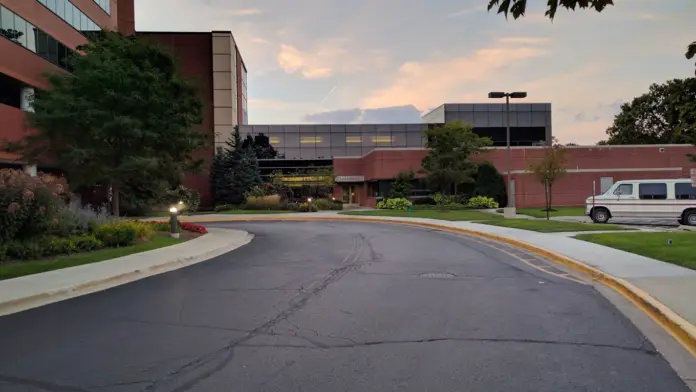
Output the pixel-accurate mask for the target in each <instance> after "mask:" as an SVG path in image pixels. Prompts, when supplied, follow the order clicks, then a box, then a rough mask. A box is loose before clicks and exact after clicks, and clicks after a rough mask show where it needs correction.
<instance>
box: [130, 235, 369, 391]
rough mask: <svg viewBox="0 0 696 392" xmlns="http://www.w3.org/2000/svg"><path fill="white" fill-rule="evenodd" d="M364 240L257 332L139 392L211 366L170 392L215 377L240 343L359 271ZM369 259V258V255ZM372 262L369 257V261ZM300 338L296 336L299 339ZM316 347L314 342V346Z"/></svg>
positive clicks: (357, 241)
mask: <svg viewBox="0 0 696 392" xmlns="http://www.w3.org/2000/svg"><path fill="white" fill-rule="evenodd" d="M366 241H367V240H366V239H365V237H364V236H362V235H358V236H356V237H354V238H353V246H352V248H351V250H350V252H349V253H348V255H346V257H345V258H344V259H343V260H342V261H341V265H342V266H341V267H339V268H336V269H334V270H332V271H331V272H329V274H327V275H326V276H325V277H324V278H323V279H322V280H321V281H320V283H319V284H318V285H316V286H315V287H313V288H311V289H306V291H300V293H299V294H298V295H297V296H296V297H295V298H293V299H291V300H290V306H289V307H288V308H287V309H285V310H283V311H281V312H279V313H278V314H276V316H275V317H273V318H272V319H270V320H268V321H267V322H265V323H264V324H262V325H260V326H258V327H257V328H255V329H253V330H251V331H249V333H247V334H246V335H245V336H244V337H242V338H240V339H237V340H233V341H231V342H229V343H228V344H227V345H225V346H224V347H222V348H220V349H217V350H215V351H212V352H210V353H208V354H205V355H202V356H199V357H197V358H196V359H194V360H193V361H191V362H189V363H187V364H185V365H183V366H180V367H179V368H177V369H176V370H174V371H173V372H170V373H169V374H167V375H166V376H164V377H162V378H160V379H158V380H154V381H152V382H151V383H150V384H149V385H148V386H146V387H145V388H143V389H142V391H143V392H154V391H157V390H158V388H159V387H160V386H161V385H162V384H163V383H166V382H168V381H171V380H174V379H177V378H181V377H184V376H186V375H187V374H191V373H193V372H194V371H195V370H197V369H199V368H202V367H205V366H208V365H211V366H212V368H210V369H207V370H205V371H203V372H202V373H201V374H198V375H196V376H195V377H192V378H191V379H190V380H189V381H187V382H184V383H182V384H180V385H179V387H177V388H176V389H174V390H173V391H172V392H185V391H188V390H190V389H191V388H193V387H194V386H196V385H197V384H198V383H199V382H201V381H203V380H205V379H207V378H209V377H211V376H213V375H214V374H216V373H218V372H219V371H221V370H222V369H224V368H225V367H226V366H227V365H228V364H229V363H230V362H231V361H232V359H233V358H234V351H235V348H236V347H238V346H240V345H242V344H243V343H245V342H247V341H249V340H251V339H253V338H254V337H255V336H257V335H262V334H267V331H270V330H272V328H273V327H274V326H275V325H276V324H278V323H280V322H281V321H284V320H287V319H288V318H289V317H290V316H292V315H293V314H294V313H296V312H297V311H299V310H300V309H302V308H304V307H305V306H306V305H307V303H308V302H309V300H310V299H312V298H313V297H315V296H317V295H319V294H320V293H321V292H322V291H324V290H326V288H327V287H329V285H331V284H332V283H334V282H336V281H338V280H340V279H341V278H342V277H344V276H345V275H346V274H347V273H348V272H350V271H352V270H354V269H356V268H359V267H360V263H361V262H360V257H361V256H362V253H363V249H364V248H365V243H366ZM371 256H372V255H371ZM371 261H372V257H371ZM308 284H311V282H307V283H306V284H303V287H304V286H305V285H308ZM298 337H299V336H298ZM302 338H304V339H305V340H307V341H308V342H310V343H312V342H311V341H310V340H308V339H307V338H306V337H302ZM314 345H315V346H316V342H315V343H314ZM319 347H321V346H319Z"/></svg>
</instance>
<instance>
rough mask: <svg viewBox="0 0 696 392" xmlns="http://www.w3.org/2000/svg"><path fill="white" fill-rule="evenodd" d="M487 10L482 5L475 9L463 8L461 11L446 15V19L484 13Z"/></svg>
mask: <svg viewBox="0 0 696 392" xmlns="http://www.w3.org/2000/svg"><path fill="white" fill-rule="evenodd" d="M487 9H488V7H487V6H486V5H485V4H483V5H480V6H476V7H470V8H464V9H463V10H460V11H457V12H453V13H451V14H449V15H447V17H448V18H456V17H459V16H464V15H471V14H474V13H477V12H483V11H486V10H487Z"/></svg>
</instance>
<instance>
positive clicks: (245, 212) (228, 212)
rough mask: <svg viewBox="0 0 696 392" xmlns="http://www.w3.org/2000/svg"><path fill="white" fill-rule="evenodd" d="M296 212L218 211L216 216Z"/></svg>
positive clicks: (288, 211) (287, 211) (287, 212)
mask: <svg viewBox="0 0 696 392" xmlns="http://www.w3.org/2000/svg"><path fill="white" fill-rule="evenodd" d="M292 212H297V211H290V210H227V211H218V212H216V214H226V215H270V214H289V213H292Z"/></svg>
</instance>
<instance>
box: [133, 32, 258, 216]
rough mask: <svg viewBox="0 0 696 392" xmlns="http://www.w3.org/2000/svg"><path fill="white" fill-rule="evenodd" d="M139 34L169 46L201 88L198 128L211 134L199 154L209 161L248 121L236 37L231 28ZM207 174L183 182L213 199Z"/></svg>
mask: <svg viewBox="0 0 696 392" xmlns="http://www.w3.org/2000/svg"><path fill="white" fill-rule="evenodd" d="M136 35H137V36H138V37H142V38H144V39H148V40H152V41H154V42H157V43H158V44H160V45H161V46H163V47H165V48H167V49H168V50H169V51H170V52H171V53H172V55H173V56H174V57H175V59H176V60H177V62H178V64H179V72H180V73H181V75H182V76H184V77H185V78H188V79H190V80H192V81H193V82H194V83H195V84H196V85H197V87H198V92H199V94H200V97H201V100H202V101H203V122H202V123H201V124H200V125H198V126H197V127H196V130H197V131H198V132H201V133H205V134H207V135H210V136H211V143H210V144H209V146H208V147H207V148H205V149H203V150H201V151H199V152H198V153H197V154H196V157H198V158H203V159H205V160H206V162H208V164H209V163H210V161H211V160H212V157H213V155H214V153H215V146H217V147H222V146H223V145H224V144H225V142H226V141H227V140H228V139H229V138H230V135H231V134H232V132H233V131H234V127H235V126H237V125H243V124H246V123H247V121H248V120H247V119H248V113H247V69H246V65H245V64H244V60H243V59H242V55H241V53H240V51H239V47H238V46H237V43H236V41H235V39H234V36H233V35H232V33H231V32H229V31H213V32H140V31H138V32H137V33H136ZM208 184H209V180H208V175H207V173H198V174H191V175H187V176H186V178H185V180H184V185H185V186H187V187H190V188H194V189H196V190H198V192H199V193H201V202H202V204H203V205H206V204H207V203H209V202H210V186H209V185H208Z"/></svg>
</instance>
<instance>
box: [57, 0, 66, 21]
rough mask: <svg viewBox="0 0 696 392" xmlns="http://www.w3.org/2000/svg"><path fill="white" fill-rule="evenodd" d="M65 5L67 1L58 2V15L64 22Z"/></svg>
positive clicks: (58, 0)
mask: <svg viewBox="0 0 696 392" xmlns="http://www.w3.org/2000/svg"><path fill="white" fill-rule="evenodd" d="M65 3H66V1H65V0H56V13H57V14H58V16H59V17H60V18H61V19H63V20H65Z"/></svg>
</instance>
